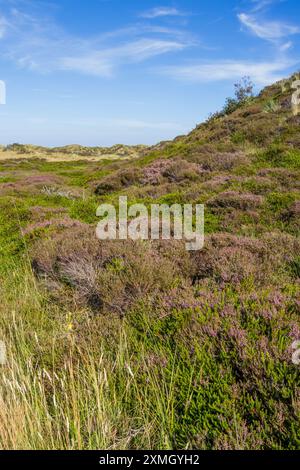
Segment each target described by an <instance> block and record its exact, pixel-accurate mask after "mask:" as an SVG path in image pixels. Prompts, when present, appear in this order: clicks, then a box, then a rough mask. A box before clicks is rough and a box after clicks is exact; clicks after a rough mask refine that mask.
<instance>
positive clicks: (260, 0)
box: [252, 0, 280, 12]
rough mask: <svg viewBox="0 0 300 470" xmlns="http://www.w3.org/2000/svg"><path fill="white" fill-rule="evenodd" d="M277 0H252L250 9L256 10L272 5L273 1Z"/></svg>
mask: <svg viewBox="0 0 300 470" xmlns="http://www.w3.org/2000/svg"><path fill="white" fill-rule="evenodd" d="M277 1H278V0H252V3H253V4H254V7H253V9H252V11H254V12H256V11H261V10H264V9H265V8H267V7H268V6H269V5H272V4H273V3H275V2H277ZM279 1H280V0H279Z"/></svg>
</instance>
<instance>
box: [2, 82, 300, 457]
mask: <svg viewBox="0 0 300 470" xmlns="http://www.w3.org/2000/svg"><path fill="white" fill-rule="evenodd" d="M299 123H300V121H299V116H293V114H292V110H291V105H290V90H289V87H288V86H287V87H283V86H282V84H281V83H276V84H274V85H272V86H270V87H267V88H266V89H264V90H263V91H262V92H261V93H260V94H259V95H258V96H257V97H254V96H250V94H249V93H248V94H246V95H243V96H238V97H237V98H236V100H234V99H233V101H227V102H226V104H225V106H224V109H223V110H221V111H220V112H219V113H216V114H215V115H213V116H211V117H210V118H209V119H208V120H207V122H205V123H203V124H200V125H199V126H197V127H196V129H194V130H193V131H192V132H191V133H190V134H188V135H187V136H182V137H178V138H177V139H175V141H173V142H162V143H160V144H158V145H156V146H154V147H153V148H146V147H134V148H129V149H128V148H127V147H124V146H116V147H114V148H113V149H100V148H98V147H97V148H86V147H84V148H82V147H80V146H69V147H66V148H59V149H45V148H40V147H33V146H22V145H17V144H16V145H13V146H10V147H9V148H6V149H3V150H2V151H1V153H0V207H1V212H0V219H1V224H0V242H1V243H0V261H1V263H0V280H1V284H0V292H1V304H0V340H2V341H4V342H5V344H6V348H7V363H6V364H5V365H3V366H2V365H0V401H1V406H0V417H1V420H0V421H1V423H2V424H1V425H0V447H1V448H3V449H11V448H17V449H24V448H26V449H99V448H104V449H141V448H148V449H206V450H208V449H226V450H230V449H234V450H237V449H242V450H247V449H257V450H259V449H285V450H286V449H300V437H299V436H300V424H299V423H300V421H299V419H300V394H299V389H300V388H299V385H300V379H299V366H297V365H295V364H293V363H292V353H293V350H292V343H293V341H295V340H299V339H300V317H299V315H300V296H299V276H300V261H299V254H300V241H299V214H300V208H299V203H300V187H299V181H300V178H299V177H300V167H299V161H300V145H299V144H300V136H299ZM1 154H3V155H5V156H4V158H1ZM64 155H65V156H66V159H65V160H63V157H62V156H64ZM112 156H113V158H110V157H112ZM72 158H73V160H72ZM120 195H125V196H127V197H128V201H129V204H133V203H136V202H143V203H144V204H145V205H146V206H149V205H150V204H151V203H153V202H155V203H167V204H173V203H203V204H204V205H205V233H206V239H205V247H204V249H203V250H201V251H199V252H187V251H186V250H185V245H184V243H183V242H181V241H176V240H171V241H160V240H158V241H136V242H134V241H122V242H119V241H102V242H100V241H99V240H97V238H96V236H95V227H96V224H97V217H96V208H97V206H98V205H99V204H100V203H102V202H112V203H117V201H118V198H119V196H120Z"/></svg>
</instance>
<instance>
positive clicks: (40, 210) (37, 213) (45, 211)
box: [30, 206, 68, 221]
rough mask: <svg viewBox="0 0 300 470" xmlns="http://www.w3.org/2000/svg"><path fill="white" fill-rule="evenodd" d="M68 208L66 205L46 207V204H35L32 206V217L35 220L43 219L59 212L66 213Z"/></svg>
mask: <svg viewBox="0 0 300 470" xmlns="http://www.w3.org/2000/svg"><path fill="white" fill-rule="evenodd" d="M67 211H68V210H67V209H66V208H65V207H44V206H33V207H31V208H30V215H31V217H30V219H31V220H35V221H42V220H43V219H44V218H45V217H47V216H49V214H51V215H57V214H64V213H66V212H67Z"/></svg>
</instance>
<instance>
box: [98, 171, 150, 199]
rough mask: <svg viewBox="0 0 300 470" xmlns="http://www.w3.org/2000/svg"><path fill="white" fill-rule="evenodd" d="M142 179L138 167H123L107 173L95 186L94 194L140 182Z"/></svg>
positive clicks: (108, 191)
mask: <svg viewBox="0 0 300 470" xmlns="http://www.w3.org/2000/svg"><path fill="white" fill-rule="evenodd" d="M141 179H142V173H141V170H140V169H138V168H124V169H122V170H118V171H116V172H115V173H114V174H112V175H108V176H106V177H105V178H103V180H102V181H101V182H100V183H99V184H98V185H97V186H96V189H95V194H97V195H98V196H103V195H105V194H108V193H111V192H114V191H118V190H121V189H123V188H128V187H129V186H133V185H137V184H140V182H141Z"/></svg>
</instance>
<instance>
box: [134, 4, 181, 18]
mask: <svg viewBox="0 0 300 470" xmlns="http://www.w3.org/2000/svg"><path fill="white" fill-rule="evenodd" d="M184 15H185V14H184V13H183V12H182V11H180V10H178V9H177V8H172V7H156V8H152V10H148V11H145V12H143V13H141V15H140V16H141V17H142V18H148V19H153V18H159V17H162V16H184Z"/></svg>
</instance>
